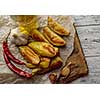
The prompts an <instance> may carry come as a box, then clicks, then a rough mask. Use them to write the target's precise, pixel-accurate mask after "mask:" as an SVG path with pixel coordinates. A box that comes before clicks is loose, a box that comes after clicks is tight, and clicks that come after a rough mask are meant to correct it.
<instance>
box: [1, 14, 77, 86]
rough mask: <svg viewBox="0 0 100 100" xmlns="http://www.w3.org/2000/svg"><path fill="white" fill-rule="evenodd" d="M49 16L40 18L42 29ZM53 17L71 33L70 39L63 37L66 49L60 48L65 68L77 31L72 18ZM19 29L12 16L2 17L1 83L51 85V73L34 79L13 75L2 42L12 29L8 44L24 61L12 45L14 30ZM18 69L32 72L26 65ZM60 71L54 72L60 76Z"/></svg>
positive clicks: (17, 56) (14, 53)
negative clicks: (5, 57)
mask: <svg viewBox="0 0 100 100" xmlns="http://www.w3.org/2000/svg"><path fill="white" fill-rule="evenodd" d="M47 17H48V16H47V15H41V16H38V22H39V26H40V27H41V28H42V27H43V26H46V25H47ZM51 17H53V18H54V19H55V20H56V21H57V22H59V23H60V24H61V25H62V26H63V27H65V28H68V29H69V31H70V33H71V34H70V36H68V37H63V38H64V40H65V41H66V42H67V45H66V46H65V47H61V48H60V54H61V58H62V59H63V66H64V65H65V63H66V60H67V58H68V57H69V56H70V54H71V53H72V51H73V49H74V36H75V29H74V27H73V19H72V18H71V17H70V16H53V15H52V16H51ZM16 27H17V24H16V23H15V22H14V21H13V20H12V19H11V18H10V16H0V83H10V84H14V83H20V84H21V83H23V84H26V83H27V84H30V83H34V84H47V83H48V84H49V83H50V81H49V79H48V75H49V74H50V73H47V74H44V75H35V76H33V77H32V79H26V78H23V77H20V76H19V75H16V74H15V73H13V72H12V71H11V70H10V69H9V68H8V67H7V65H6V63H5V61H4V58H3V54H2V53H3V49H2V42H3V40H4V39H5V38H6V36H7V34H8V32H9V30H10V29H12V32H11V34H10V36H9V39H8V44H9V49H10V51H11V52H12V54H13V55H14V56H15V57H16V58H18V59H20V60H22V61H25V60H24V59H23V57H22V56H21V55H20V53H19V51H18V48H17V47H16V46H15V45H14V44H11V40H12V38H13V37H12V34H13V29H14V28H16ZM16 66H17V67H19V68H21V69H23V70H25V71H28V72H31V70H30V69H28V68H26V67H25V66H24V65H17V64H16ZM59 70H60V69H57V70H54V72H57V73H58V74H59Z"/></svg>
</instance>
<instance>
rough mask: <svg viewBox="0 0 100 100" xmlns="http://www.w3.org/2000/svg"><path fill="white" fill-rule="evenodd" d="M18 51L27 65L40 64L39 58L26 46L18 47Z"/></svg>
mask: <svg viewBox="0 0 100 100" xmlns="http://www.w3.org/2000/svg"><path fill="white" fill-rule="evenodd" d="M19 51H20V53H21V54H22V56H23V57H24V58H25V59H26V60H27V61H28V62H29V63H32V64H38V63H39V62H40V58H39V56H38V55H37V54H36V53H35V52H34V51H33V50H32V49H30V48H29V47H28V46H20V47H19Z"/></svg>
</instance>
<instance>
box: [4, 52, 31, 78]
mask: <svg viewBox="0 0 100 100" xmlns="http://www.w3.org/2000/svg"><path fill="white" fill-rule="evenodd" d="M3 55H4V59H5V62H6V64H7V66H8V67H9V69H11V70H12V71H13V72H15V73H17V74H18V75H20V76H24V77H27V78H31V77H32V74H30V73H28V72H25V71H23V70H21V69H19V68H17V67H16V66H14V65H13V64H12V63H11V62H10V60H9V59H8V57H7V55H6V54H5V53H3Z"/></svg>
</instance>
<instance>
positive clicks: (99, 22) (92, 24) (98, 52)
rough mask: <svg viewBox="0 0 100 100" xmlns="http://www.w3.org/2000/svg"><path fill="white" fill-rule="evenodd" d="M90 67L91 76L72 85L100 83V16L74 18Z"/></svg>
mask: <svg viewBox="0 0 100 100" xmlns="http://www.w3.org/2000/svg"><path fill="white" fill-rule="evenodd" d="M72 17H73V18H74V21H75V26H76V29H77V32H78V36H79V38H80V41H81V45H82V48H83V51H84V54H85V57H86V60H87V64H88V67H89V75H88V76H86V77H83V78H79V79H77V80H75V81H73V82H72V83H74V84H75V83H76V84H77V83H79V84H80V83H82V84H85V83H86V84H93V83H97V84H99V83H100V15H88V16H83V15H80V16H72Z"/></svg>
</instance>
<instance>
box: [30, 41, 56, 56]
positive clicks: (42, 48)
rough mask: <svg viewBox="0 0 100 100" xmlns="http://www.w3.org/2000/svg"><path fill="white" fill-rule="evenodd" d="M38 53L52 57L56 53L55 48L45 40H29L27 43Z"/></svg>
mask: <svg viewBox="0 0 100 100" xmlns="http://www.w3.org/2000/svg"><path fill="white" fill-rule="evenodd" d="M28 46H29V47H30V48H32V49H33V50H34V51H35V52H36V53H37V54H38V55H40V56H44V57H54V56H55V55H56V50H55V48H54V47H53V46H52V45H51V44H50V43H46V42H31V43H29V44H28Z"/></svg>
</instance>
